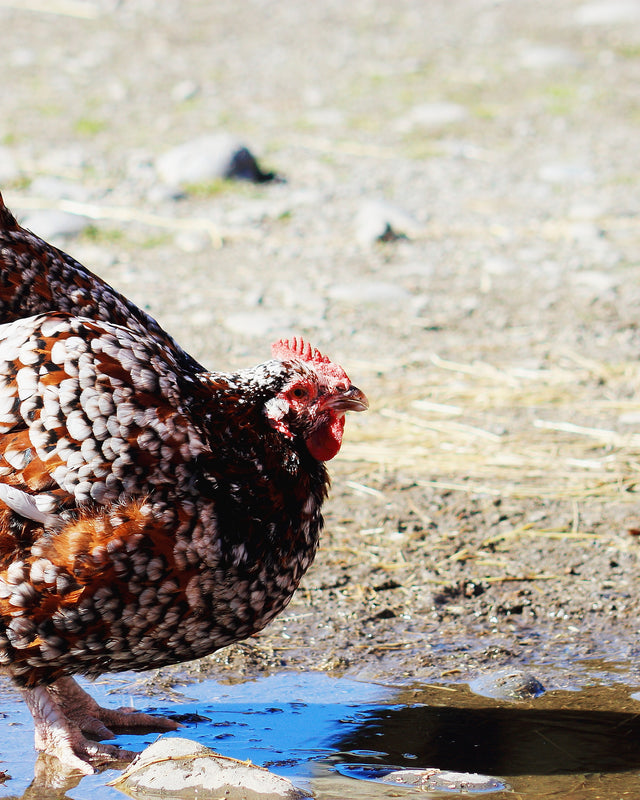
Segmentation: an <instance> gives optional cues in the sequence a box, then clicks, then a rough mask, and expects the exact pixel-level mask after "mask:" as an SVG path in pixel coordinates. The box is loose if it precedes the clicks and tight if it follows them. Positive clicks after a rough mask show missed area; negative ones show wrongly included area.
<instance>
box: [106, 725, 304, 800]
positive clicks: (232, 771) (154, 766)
mask: <svg viewBox="0 0 640 800" xmlns="http://www.w3.org/2000/svg"><path fill="white" fill-rule="evenodd" d="M108 785H109V786H117V787H118V788H119V789H121V790H123V791H125V792H126V793H127V794H133V795H147V796H151V795H153V796H154V797H156V796H163V797H164V796H172V797H177V796H180V797H181V798H190V799H191V798H193V800H195V798H200V797H211V798H213V797H216V798H217V797H224V798H225V800H240V799H241V798H242V800H301V798H304V797H308V795H307V794H305V793H304V792H302V791H300V789H297V788H296V787H295V786H294V785H293V784H292V783H291V781H289V780H287V779H286V778H283V777H281V776H279V775H274V773H272V772H269V770H267V769H264V768H263V767H257V766H255V765H254V764H251V763H250V762H247V761H237V760H236V759H234V758H228V757H226V756H220V755H218V754H217V753H215V752H214V751H213V750H210V749H209V748H208V747H205V746H204V745H203V744H200V743H199V742H193V741H191V740H190V739H184V738H180V737H174V736H163V737H160V738H159V739H158V740H157V741H155V742H154V743H153V744H152V745H149V747H147V748H146V749H145V750H143V751H142V753H140V755H139V756H138V757H137V758H136V759H135V761H133V763H132V764H131V765H130V766H129V767H128V768H127V769H126V770H125V771H124V772H123V773H122V775H120V776H119V777H118V778H116V779H115V780H114V781H111V782H110V783H109V784H108Z"/></svg>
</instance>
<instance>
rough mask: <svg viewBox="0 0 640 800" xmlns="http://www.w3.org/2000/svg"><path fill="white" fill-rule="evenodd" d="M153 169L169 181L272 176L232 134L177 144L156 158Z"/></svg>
mask: <svg viewBox="0 0 640 800" xmlns="http://www.w3.org/2000/svg"><path fill="white" fill-rule="evenodd" d="M155 166H156V172H157V173H158V175H159V177H160V178H161V180H163V181H164V182H165V183H168V184H170V185H176V186H182V185H185V184H199V183H203V182H204V183H206V182H207V181H212V180H216V179H219V178H233V179H236V180H246V181H252V182H254V183H264V182H265V181H269V180H273V178H274V177H275V176H274V174H273V173H272V172H263V171H262V170H261V169H260V167H259V165H258V162H257V161H256V159H255V157H254V156H253V154H252V153H251V152H250V151H249V150H248V148H247V147H246V146H245V145H244V144H243V143H242V142H241V141H240V140H239V139H238V138H236V137H235V136H232V135H231V134H228V133H217V134H211V135H208V136H201V137H199V138H198V139H193V140H192V141H190V142H185V143H184V144H181V145H178V146H177V147H174V148H172V149H171V150H168V151H167V152H166V153H164V155H161V156H160V157H159V158H158V159H157V161H156V165H155Z"/></svg>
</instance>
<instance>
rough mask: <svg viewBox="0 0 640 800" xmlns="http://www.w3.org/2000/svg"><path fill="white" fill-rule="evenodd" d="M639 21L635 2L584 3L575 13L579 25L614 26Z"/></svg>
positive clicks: (639, 13) (637, 4) (639, 4)
mask: <svg viewBox="0 0 640 800" xmlns="http://www.w3.org/2000/svg"><path fill="white" fill-rule="evenodd" d="M638 19H640V3H638V2H637V0H620V1H619V2H615V0H614V1H613V2H612V0H602V1H601V2H595V3H586V4H585V5H583V6H580V8H579V9H578V10H577V11H576V14H575V20H576V22H577V23H578V24H579V25H615V24H617V23H621V22H633V21H634V20H638Z"/></svg>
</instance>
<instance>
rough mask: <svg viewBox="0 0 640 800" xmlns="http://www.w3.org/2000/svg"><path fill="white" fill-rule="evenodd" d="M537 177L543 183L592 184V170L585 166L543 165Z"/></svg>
mask: <svg viewBox="0 0 640 800" xmlns="http://www.w3.org/2000/svg"><path fill="white" fill-rule="evenodd" d="M538 177H539V178H540V180H543V181H545V183H556V184H561V183H569V184H576V183H592V182H593V178H594V176H593V170H592V169H591V168H590V167H588V166H587V165H586V164H579V163H563V162H557V163H551V164H543V165H542V166H541V167H540V169H539V170H538Z"/></svg>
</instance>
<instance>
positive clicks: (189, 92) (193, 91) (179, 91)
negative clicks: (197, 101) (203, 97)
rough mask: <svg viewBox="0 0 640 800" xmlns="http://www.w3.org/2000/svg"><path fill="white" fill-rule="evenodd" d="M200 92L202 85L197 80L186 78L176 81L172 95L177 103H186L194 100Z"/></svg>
mask: <svg viewBox="0 0 640 800" xmlns="http://www.w3.org/2000/svg"><path fill="white" fill-rule="evenodd" d="M199 92H200V87H199V86H198V84H197V83H196V82H195V81H190V80H185V81H180V83H176V85H175V86H174V87H173V89H172V90H171V97H172V99H173V100H175V101H176V103H185V102H186V101H187V100H192V99H193V98H194V97H195V96H196V95H197V94H198V93H199Z"/></svg>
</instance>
